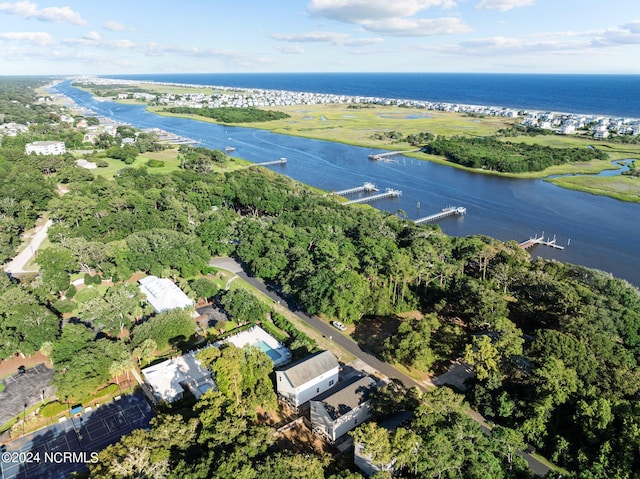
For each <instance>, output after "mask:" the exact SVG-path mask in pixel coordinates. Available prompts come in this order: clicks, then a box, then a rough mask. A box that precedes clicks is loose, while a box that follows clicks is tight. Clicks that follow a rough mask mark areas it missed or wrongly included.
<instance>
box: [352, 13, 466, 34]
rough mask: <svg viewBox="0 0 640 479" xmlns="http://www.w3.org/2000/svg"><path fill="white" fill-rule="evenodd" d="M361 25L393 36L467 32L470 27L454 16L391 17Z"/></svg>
mask: <svg viewBox="0 0 640 479" xmlns="http://www.w3.org/2000/svg"><path fill="white" fill-rule="evenodd" d="M362 26H363V27H364V28H365V29H367V30H370V31H372V32H375V33H380V34H385V35H393V36H402V37H408V36H431V35H451V34H454V33H468V32H470V31H472V29H471V28H470V27H469V26H468V25H466V24H465V23H464V22H463V21H462V20H460V19H459V18H456V17H444V18H430V19H426V18H422V19H420V18H416V19H412V18H391V19H388V20H381V21H367V22H363V23H362Z"/></svg>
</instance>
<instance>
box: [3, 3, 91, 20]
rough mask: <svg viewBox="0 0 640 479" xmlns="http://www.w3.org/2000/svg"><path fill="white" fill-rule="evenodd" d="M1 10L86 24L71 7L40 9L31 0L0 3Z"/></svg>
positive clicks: (36, 17) (14, 13) (41, 18)
mask: <svg viewBox="0 0 640 479" xmlns="http://www.w3.org/2000/svg"><path fill="white" fill-rule="evenodd" d="M0 11H3V12H6V13H8V14H10V15H17V16H19V17H23V18H35V19H36V20H40V21H43V22H53V23H71V24H73V25H86V24H87V22H86V21H85V20H83V19H82V17H81V16H80V14H79V13H78V12H76V11H74V10H72V9H71V8H69V7H47V8H43V9H39V8H38V5H36V4H35V3H31V2H29V1H20V2H15V3H8V2H2V3H0Z"/></svg>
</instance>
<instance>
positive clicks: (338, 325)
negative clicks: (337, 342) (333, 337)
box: [331, 321, 347, 331]
mask: <svg viewBox="0 0 640 479" xmlns="http://www.w3.org/2000/svg"><path fill="white" fill-rule="evenodd" d="M331 324H333V327H334V328H336V329H339V330H340V331H346V330H347V327H346V326H345V325H344V324H342V323H341V322H340V321H334V322H332V323H331Z"/></svg>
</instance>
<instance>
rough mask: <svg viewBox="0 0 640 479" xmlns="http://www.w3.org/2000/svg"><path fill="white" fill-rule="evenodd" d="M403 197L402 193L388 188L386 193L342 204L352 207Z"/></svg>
mask: <svg viewBox="0 0 640 479" xmlns="http://www.w3.org/2000/svg"><path fill="white" fill-rule="evenodd" d="M399 196H402V191H400V190H394V189H393V188H387V189H385V190H384V193H378V194H377V195H371V196H364V197H362V198H357V199H355V200H351V201H347V202H345V203H342V204H343V205H352V204H354V203H369V202H370V201H376V200H382V199H384V198H397V197H399Z"/></svg>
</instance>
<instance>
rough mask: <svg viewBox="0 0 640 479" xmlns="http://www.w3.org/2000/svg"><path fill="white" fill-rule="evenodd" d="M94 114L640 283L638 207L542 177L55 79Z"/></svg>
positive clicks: (452, 229)
mask: <svg viewBox="0 0 640 479" xmlns="http://www.w3.org/2000/svg"><path fill="white" fill-rule="evenodd" d="M55 90H57V91H58V92H60V93H63V94H65V95H66V96H68V97H70V98H71V99H73V100H74V101H75V103H76V104H77V105H79V106H83V107H86V108H88V109H90V110H92V111H94V112H96V113H97V114H99V115H103V116H106V117H109V118H112V119H114V120H117V121H121V122H125V123H129V124H131V125H133V126H135V127H137V128H153V127H157V128H161V129H163V130H166V131H169V132H172V133H175V134H177V135H181V136H185V137H188V138H192V139H195V140H197V141H199V142H201V143H202V145H203V146H206V147H209V148H214V149H224V148H226V147H233V148H235V151H234V152H233V153H232V154H233V155H234V156H237V157H241V158H244V159H246V160H249V161H252V162H256V163H259V162H265V161H273V160H277V159H279V158H281V157H285V158H287V159H288V161H287V163H286V165H273V166H269V167H268V168H270V169H272V170H274V171H277V172H279V173H282V174H285V175H287V176H289V177H291V178H293V179H295V180H297V181H300V182H303V183H306V184H309V185H312V186H315V187H318V188H322V189H324V190H327V191H331V190H336V191H337V190H341V189H346V188H350V187H355V186H359V185H362V184H363V183H364V182H367V181H368V182H372V183H375V184H376V185H377V186H378V187H379V188H381V189H384V188H394V189H398V190H401V191H402V196H401V197H400V198H394V199H387V200H380V201H377V202H375V203H373V206H375V207H376V208H379V209H381V210H386V211H391V212H394V213H395V212H397V211H398V210H402V211H403V212H404V213H405V214H406V215H407V217H408V218H411V219H416V218H420V217H423V216H428V215H430V214H432V213H436V212H438V211H440V210H441V209H442V208H444V207H446V206H451V205H453V206H464V207H466V208H467V214H466V216H461V217H455V216H454V217H450V218H446V219H444V220H441V221H439V222H438V224H439V225H440V226H441V228H442V229H443V231H444V232H446V233H447V234H449V235H455V236H466V235H472V234H484V235H488V236H492V237H494V238H497V239H500V240H516V241H523V240H525V239H528V238H529V237H532V236H534V235H536V234H537V235H540V234H542V233H543V232H544V235H545V237H549V238H553V236H555V237H556V240H557V243H558V244H560V245H564V246H566V245H567V244H568V243H570V245H569V246H568V247H567V248H565V249H564V250H561V251H560V250H555V249H552V248H549V247H545V246H536V247H534V248H533V249H532V250H531V253H532V254H533V255H534V256H541V257H544V258H553V259H557V260H559V261H566V262H570V263H575V264H582V265H585V266H589V267H592V268H598V269H602V270H604V271H608V272H611V273H612V274H614V275H615V276H618V277H621V278H624V279H627V280H628V281H630V282H631V283H633V284H635V285H636V286H638V285H640V251H639V248H640V221H638V219H639V218H640V204H633V203H625V202H622V201H618V200H615V199H612V198H607V197H603V196H595V195H591V194H588V193H582V192H578V191H572V190H566V189H563V188H559V187H557V186H555V185H553V184H550V183H548V182H545V181H542V180H529V179H511V178H501V177H495V176H489V175H483V174H477V173H471V172H466V171H461V170H458V169H455V168H451V167H448V166H444V165H438V164H435V163H431V162H427V161H420V160H415V159H412V158H409V157H404V156H397V157H394V159H395V160H397V161H393V162H391V161H389V162H386V161H372V160H369V159H368V158H367V157H368V155H370V154H372V153H381V152H382V151H381V150H374V149H370V148H360V147H355V146H349V145H344V144H340V143H332V142H329V141H320V140H311V139H306V138H299V137H294V136H288V135H280V134H274V133H271V132H268V131H264V130H256V129H252V128H240V127H225V126H221V125H215V124H211V123H205V122H199V121H195V120H189V119H183V118H173V117H162V116H158V115H155V114H153V113H149V112H147V111H146V110H145V109H144V107H143V106H139V105H129V104H119V103H115V102H111V101H96V100H95V99H94V98H93V97H92V96H91V95H90V94H88V93H86V92H84V91H81V90H78V89H76V88H73V87H71V86H70V84H69V82H62V83H60V84H59V85H58V86H56V87H55V88H54V91H55Z"/></svg>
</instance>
